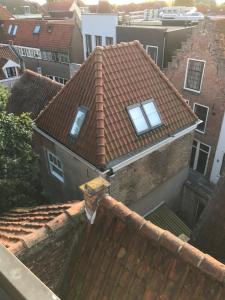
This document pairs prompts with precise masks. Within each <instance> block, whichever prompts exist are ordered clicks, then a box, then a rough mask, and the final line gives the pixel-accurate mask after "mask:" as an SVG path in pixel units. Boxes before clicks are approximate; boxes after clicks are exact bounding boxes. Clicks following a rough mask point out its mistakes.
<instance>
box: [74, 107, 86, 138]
mask: <svg viewBox="0 0 225 300" xmlns="http://www.w3.org/2000/svg"><path fill="white" fill-rule="evenodd" d="M87 111H88V110H87V108H86V107H79V108H78V110H77V113H76V116H75V119H74V122H73V125H72V128H71V130H70V135H72V136H78V135H79V133H80V130H81V127H82V125H83V123H84V120H85V117H86V115H87Z"/></svg>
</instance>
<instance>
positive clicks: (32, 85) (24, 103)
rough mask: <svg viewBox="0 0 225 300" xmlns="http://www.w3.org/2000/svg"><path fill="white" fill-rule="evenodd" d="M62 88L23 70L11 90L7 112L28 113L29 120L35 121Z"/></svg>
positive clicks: (58, 84) (55, 83)
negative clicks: (29, 114) (29, 115)
mask: <svg viewBox="0 0 225 300" xmlns="http://www.w3.org/2000/svg"><path fill="white" fill-rule="evenodd" d="M62 87H63V85H62V84H60V83H58V82H56V81H53V80H51V79H49V78H47V77H45V76H42V75H40V74H38V73H35V72H32V71H30V70H25V71H24V74H23V75H22V77H21V78H20V79H19V80H18V81H17V82H16V83H15V84H14V86H13V88H12V90H11V93H10V97H9V101H8V105H7V111H8V112H9V113H14V114H16V115H19V114H21V113H23V112H29V113H31V118H32V119H35V118H36V117H37V116H38V114H39V113H40V111H41V110H43V109H44V107H45V106H46V105H47V104H48V103H49V101H50V100H51V99H52V98H53V97H54V96H55V95H56V94H57V93H58V92H59V91H60V90H61V89H62Z"/></svg>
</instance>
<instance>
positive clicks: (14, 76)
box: [5, 67, 18, 78]
mask: <svg viewBox="0 0 225 300" xmlns="http://www.w3.org/2000/svg"><path fill="white" fill-rule="evenodd" d="M5 70H6V74H7V78H16V77H18V72H17V68H16V67H6V68H5ZM11 70H14V71H13V72H12V73H14V74H15V75H13V76H9V74H10V73H11Z"/></svg>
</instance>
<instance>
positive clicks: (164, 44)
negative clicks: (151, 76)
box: [161, 29, 167, 69]
mask: <svg viewBox="0 0 225 300" xmlns="http://www.w3.org/2000/svg"><path fill="white" fill-rule="evenodd" d="M166 37H167V30H166V29H165V30H164V36H163V55H162V66H161V67H162V69H163V68H164V59H165V47H166Z"/></svg>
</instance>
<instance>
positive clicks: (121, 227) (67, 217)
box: [0, 196, 225, 300]
mask: <svg viewBox="0 0 225 300" xmlns="http://www.w3.org/2000/svg"><path fill="white" fill-rule="evenodd" d="M78 218H79V220H80V222H78ZM69 223H72V224H73V226H71V227H70V230H74V232H76V230H77V229H76V224H77V226H78V223H79V226H80V224H81V225H82V226H83V227H82V234H80V235H79V239H78V240H77V241H76V245H75V247H74V250H73V252H71V253H70V255H71V256H70V257H69V261H68V265H67V271H66V272H65V273H64V278H63V280H62V286H61V287H60V290H61V296H62V299H64V300H71V299H83V300H85V299H87V300H89V299H98V300H101V299H109V298H110V299H121V300H125V299H129V300H136V299H156V298H157V299H168V300H174V299H182V300H184V299H188V300H189V299H193V300H203V299H204V300H205V299H207V300H215V299H217V300H223V299H224V297H225V286H224V279H225V265H223V264H221V263H220V262H218V261H216V260H215V259H213V258H212V257H210V256H209V255H207V254H204V253H202V252H201V251H199V250H197V249H196V248H194V247H193V246H191V245H189V244H187V243H185V242H183V241H181V240H180V239H179V238H177V237H175V236H174V235H173V234H171V233H170V232H168V231H166V230H163V229H161V228H159V227H158V226H156V225H153V224H152V223H151V222H149V221H147V220H145V219H144V218H143V217H141V216H139V215H138V214H136V213H135V212H133V211H131V210H130V209H129V208H127V207H126V206H125V205H124V204H122V203H121V202H118V201H116V200H115V199H113V198H111V197H110V196H105V197H103V199H102V200H101V201H100V203H99V208H98V210H97V216H96V219H95V222H94V224H93V225H91V224H89V223H87V220H85V218H84V201H81V202H72V203H66V204H55V205H42V206H39V207H33V208H30V209H15V210H12V211H10V212H8V213H4V214H2V215H1V216H0V242H1V243H2V244H4V245H5V246H6V247H7V248H9V250H10V251H12V252H13V253H15V254H16V255H19V257H20V254H21V253H23V254H25V253H29V252H31V251H32V249H33V248H35V249H36V248H38V249H39V250H41V248H43V249H46V247H47V245H48V241H49V243H50V242H51V243H52V238H53V237H54V236H57V232H62V234H67V233H66V232H64V231H62V229H63V228H64V227H68V224H69ZM63 232H64V233H63ZM43 241H45V242H44V243H43ZM71 243H73V241H71ZM41 244H42V246H41ZM26 261H27V263H28V259H27V260H26ZM41 263H42V262H41V261H39V262H38V264H39V267H40V265H41ZM44 264H45V268H46V264H47V263H46V261H45V262H44ZM30 266H32V264H31V265H30ZM33 271H34V272H35V270H33ZM62 291H63V292H62Z"/></svg>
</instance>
